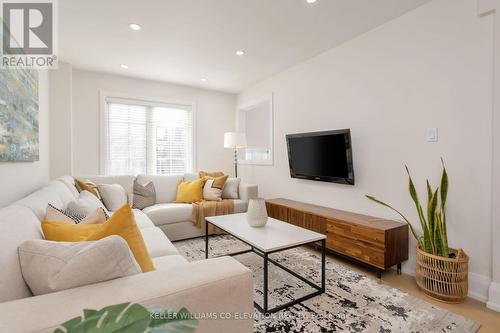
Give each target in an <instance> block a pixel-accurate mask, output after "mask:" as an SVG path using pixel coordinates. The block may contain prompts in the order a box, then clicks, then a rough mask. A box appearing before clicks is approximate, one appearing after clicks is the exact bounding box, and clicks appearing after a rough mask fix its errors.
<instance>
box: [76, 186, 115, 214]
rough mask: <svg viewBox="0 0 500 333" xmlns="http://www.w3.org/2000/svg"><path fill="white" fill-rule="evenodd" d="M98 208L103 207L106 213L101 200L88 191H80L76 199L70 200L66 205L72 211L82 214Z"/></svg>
mask: <svg viewBox="0 0 500 333" xmlns="http://www.w3.org/2000/svg"><path fill="white" fill-rule="evenodd" d="M99 208H103V209H104V211H105V212H106V213H108V211H107V210H106V207H104V205H103V204H102V202H101V200H99V199H98V198H97V197H96V196H95V195H93V194H92V193H90V192H89V191H81V192H80V195H79V197H78V200H76V201H72V202H70V203H69V204H68V207H67V209H68V210H70V211H72V212H73V213H75V214H78V215H84V216H87V215H89V214H91V213H93V212H95V211H96V210H97V209H99Z"/></svg>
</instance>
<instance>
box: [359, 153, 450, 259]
mask: <svg viewBox="0 0 500 333" xmlns="http://www.w3.org/2000/svg"><path fill="white" fill-rule="evenodd" d="M441 163H442V165H443V172H442V175H441V183H440V186H438V187H437V188H436V189H435V190H433V189H432V187H431V185H430V183H429V180H427V210H426V211H425V212H424V209H423V208H422V205H421V204H420V199H419V197H418V193H417V190H416V189H415V185H414V183H413V180H412V178H411V174H410V171H409V169H408V167H407V166H406V165H405V169H406V173H407V174H408V179H409V185H408V190H409V192H410V197H411V199H412V200H413V202H414V203H415V207H416V209H417V213H418V218H419V220H420V226H421V227H422V231H423V235H421V236H419V235H418V234H417V232H416V231H415V228H414V227H413V225H412V224H411V223H410V221H409V220H408V219H407V218H406V217H405V216H404V215H403V214H402V213H401V212H399V211H398V210H397V209H395V208H393V207H392V206H390V205H388V204H386V203H385V202H383V201H380V200H378V199H377V198H375V197H373V196H370V195H366V197H367V198H368V199H370V200H372V201H374V202H376V203H378V204H380V205H382V206H385V207H388V208H390V209H392V210H393V211H395V212H396V213H398V214H399V216H401V217H402V218H403V220H404V221H405V222H406V223H407V224H408V226H409V227H410V230H411V233H412V234H413V237H415V239H416V240H417V242H418V245H419V246H420V248H421V249H423V250H424V251H425V252H427V253H430V254H434V255H438V256H441V257H446V258H448V257H449V249H448V235H447V231H446V199H447V196H448V173H447V172H446V168H445V166H444V161H443V160H442V159H441Z"/></svg>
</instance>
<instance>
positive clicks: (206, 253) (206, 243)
mask: <svg viewBox="0 0 500 333" xmlns="http://www.w3.org/2000/svg"><path fill="white" fill-rule="evenodd" d="M205 259H208V221H205Z"/></svg>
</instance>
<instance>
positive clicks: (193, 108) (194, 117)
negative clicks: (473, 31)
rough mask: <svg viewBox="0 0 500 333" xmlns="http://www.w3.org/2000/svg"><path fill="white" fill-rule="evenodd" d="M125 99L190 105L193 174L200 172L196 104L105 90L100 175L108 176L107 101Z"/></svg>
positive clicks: (101, 101) (102, 101) (101, 106)
mask: <svg viewBox="0 0 500 333" xmlns="http://www.w3.org/2000/svg"><path fill="white" fill-rule="evenodd" d="M112 98H117V99H124V100H132V101H137V102H144V103H145V104H148V103H149V104H155V103H158V104H179V105H189V106H190V107H191V114H192V121H193V138H192V147H191V149H192V152H193V172H196V170H198V168H197V164H198V163H197V162H198V161H197V160H198V154H197V151H196V147H197V146H198V141H197V115H196V114H197V105H196V102H192V101H190V102H187V101H179V100H171V99H165V98H162V97H150V96H139V95H132V94H127V93H120V92H110V91H105V90H99V104H100V112H99V113H100V115H99V173H100V174H101V175H104V174H106V166H105V161H107V159H108V149H107V147H108V145H109V144H108V142H107V140H108V138H109V136H108V126H107V119H108V103H107V99H112Z"/></svg>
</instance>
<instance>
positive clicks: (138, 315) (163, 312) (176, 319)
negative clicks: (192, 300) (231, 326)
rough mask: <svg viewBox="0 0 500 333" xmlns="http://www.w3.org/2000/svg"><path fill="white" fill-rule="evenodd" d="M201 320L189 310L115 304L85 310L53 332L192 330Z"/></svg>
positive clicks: (169, 332) (160, 332)
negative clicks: (177, 310) (99, 308)
mask: <svg viewBox="0 0 500 333" xmlns="http://www.w3.org/2000/svg"><path fill="white" fill-rule="evenodd" d="M197 324H198V321H197V320H196V319H194V318H193V316H192V315H191V314H190V313H189V311H188V310H186V309H185V308H182V309H181V310H179V312H175V311H174V310H171V309H161V308H156V307H152V308H145V307H143V306H142V305H140V304H131V303H123V304H115V305H110V306H107V307H105V308H102V309H101V310H89V309H85V310H83V316H80V317H75V318H73V319H70V320H68V321H67V322H65V323H63V324H61V326H60V327H58V328H56V330H55V331H54V333H138V332H141V333H174V332H175V333H193V332H195V330H196V326H197Z"/></svg>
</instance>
